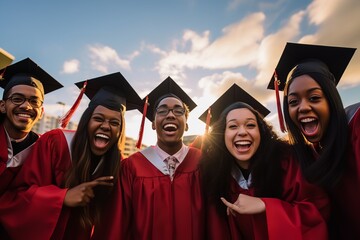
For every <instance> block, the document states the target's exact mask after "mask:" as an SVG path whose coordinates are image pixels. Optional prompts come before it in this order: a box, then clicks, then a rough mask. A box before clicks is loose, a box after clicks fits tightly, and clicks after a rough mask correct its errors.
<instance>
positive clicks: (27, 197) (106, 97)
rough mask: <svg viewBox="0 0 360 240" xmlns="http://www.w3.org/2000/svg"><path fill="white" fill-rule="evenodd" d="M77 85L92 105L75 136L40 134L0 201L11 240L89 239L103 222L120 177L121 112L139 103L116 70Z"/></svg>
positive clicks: (53, 132)
mask: <svg viewBox="0 0 360 240" xmlns="http://www.w3.org/2000/svg"><path fill="white" fill-rule="evenodd" d="M77 86H79V87H80V88H82V91H81V95H82V93H84V92H85V94H86V95H87V96H88V97H89V98H90V99H91V101H90V103H89V105H88V107H87V109H86V110H85V111H84V113H83V114H82V117H81V119H80V121H79V125H78V129H77V130H76V132H74V131H70V130H63V129H54V130H51V131H49V132H47V133H45V134H44V135H42V136H41V137H40V138H39V140H38V141H37V142H36V144H35V145H34V148H33V151H32V152H31V153H30V155H29V157H28V159H27V161H25V164H24V165H23V167H22V169H21V170H20V172H19V174H18V175H17V177H16V178H15V179H14V181H13V183H12V185H11V186H10V187H11V188H10V189H9V190H8V191H7V192H6V193H4V195H3V196H2V197H1V198H0V223H1V224H2V225H3V226H4V229H5V230H6V231H7V234H8V235H9V238H10V239H29V238H31V239H38V240H42V239H44V240H45V239H90V237H91V234H92V232H94V231H96V230H97V228H98V227H99V228H100V229H101V227H102V225H104V224H107V222H106V221H105V219H104V218H103V217H102V215H101V213H102V209H103V208H104V206H106V204H107V203H108V202H110V200H109V199H111V194H112V187H113V183H114V182H117V179H118V173H119V167H120V160H121V152H120V148H119V144H120V143H121V140H122V139H124V137H125V135H124V127H125V126H124V125H125V122H124V113H125V110H126V107H128V108H127V109H128V110H131V109H134V107H135V106H137V108H140V107H141V104H142V102H141V98H140V97H139V96H138V95H137V93H136V92H135V91H134V90H133V88H132V87H131V86H130V85H129V84H128V82H127V81H126V79H125V78H124V77H123V76H122V75H121V73H119V72H117V73H113V74H109V75H105V76H101V77H98V78H94V79H91V80H88V81H86V82H80V83H77ZM79 99H80V98H78V100H79ZM77 103H79V102H78V101H77ZM70 111H72V112H73V111H74V109H71V110H70Z"/></svg>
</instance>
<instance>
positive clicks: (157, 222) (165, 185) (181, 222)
mask: <svg viewBox="0 0 360 240" xmlns="http://www.w3.org/2000/svg"><path fill="white" fill-rule="evenodd" d="M147 98H148V103H149V106H148V111H147V113H146V117H147V118H148V119H149V120H150V121H151V122H152V129H153V130H155V131H156V135H157V143H156V145H154V146H150V147H148V148H145V149H143V150H141V151H139V152H137V153H134V154H133V155H131V156H129V157H128V158H127V159H124V160H123V162H122V171H121V180H122V181H121V183H122V186H123V191H124V193H123V194H124V201H125V209H126V210H128V212H127V216H128V217H127V219H129V222H128V223H127V224H128V225H127V226H129V227H128V230H129V232H128V233H127V239H137V240H140V239H203V236H204V235H203V229H204V226H203V223H204V220H203V216H204V215H203V204H202V197H201V190H200V184H199V175H198V160H199V158H200V151H199V149H196V148H191V147H189V146H186V145H185V144H184V143H183V141H182V138H183V134H184V132H185V131H186V130H187V129H188V124H187V118H188V114H189V111H191V110H192V109H193V108H194V107H195V106H196V104H195V103H194V102H193V101H192V100H191V98H190V97H189V96H188V95H187V94H186V93H185V92H184V91H183V90H182V89H181V88H180V87H179V86H178V85H177V84H176V83H175V82H174V80H173V79H171V78H170V77H168V78H167V79H165V80H164V81H163V82H162V83H161V84H160V85H159V86H157V87H156V88H155V89H154V90H153V91H152V92H151V93H149V95H148V96H147Z"/></svg>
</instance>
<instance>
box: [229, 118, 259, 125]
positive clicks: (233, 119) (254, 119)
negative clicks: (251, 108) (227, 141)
mask: <svg viewBox="0 0 360 240" xmlns="http://www.w3.org/2000/svg"><path fill="white" fill-rule="evenodd" d="M250 120H253V121H256V118H251V117H250V118H246V119H245V121H250ZM234 121H238V119H237V118H232V119H230V120H229V121H227V122H226V124H228V123H229V122H234Z"/></svg>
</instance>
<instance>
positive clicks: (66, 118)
mask: <svg viewBox="0 0 360 240" xmlns="http://www.w3.org/2000/svg"><path fill="white" fill-rule="evenodd" d="M86 85H87V81H85V82H84V85H83V87H82V88H81V91H80V94H79V96H78V98H77V99H76V101H75V103H74V104H73V106H72V107H71V108H70V109H69V111H68V112H67V113H66V114H65V115H64V116H63V117H61V119H60V126H61V127H62V128H66V126H67V125H68V123H69V122H70V119H71V117H72V115H73V114H74V112H75V110H76V109H77V108H78V106H79V104H80V101H81V99H82V96H83V95H84V93H85V89H86Z"/></svg>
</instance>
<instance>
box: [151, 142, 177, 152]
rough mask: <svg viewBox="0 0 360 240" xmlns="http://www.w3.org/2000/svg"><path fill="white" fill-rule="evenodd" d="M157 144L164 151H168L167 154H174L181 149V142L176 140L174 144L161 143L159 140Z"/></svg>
mask: <svg viewBox="0 0 360 240" xmlns="http://www.w3.org/2000/svg"><path fill="white" fill-rule="evenodd" d="M157 145H158V146H159V148H161V149H162V150H163V151H164V152H166V153H168V154H169V155H174V154H175V153H177V152H178V151H179V150H180V149H181V147H182V145H183V143H182V142H177V143H174V144H169V143H167V144H163V143H161V142H158V143H157Z"/></svg>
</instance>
